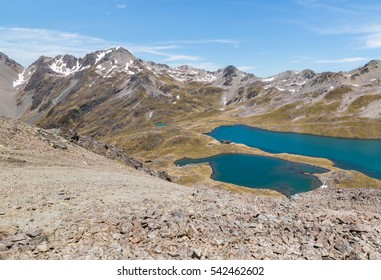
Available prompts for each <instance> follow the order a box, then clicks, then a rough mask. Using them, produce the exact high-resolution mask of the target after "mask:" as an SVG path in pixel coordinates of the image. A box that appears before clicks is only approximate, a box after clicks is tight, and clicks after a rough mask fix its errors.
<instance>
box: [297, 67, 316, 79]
mask: <svg viewBox="0 0 381 280" xmlns="http://www.w3.org/2000/svg"><path fill="white" fill-rule="evenodd" d="M300 75H301V76H302V77H303V78H305V79H312V78H313V77H315V76H316V73H315V72H314V71H312V70H310V69H305V70H303V71H302V72H301V73H300Z"/></svg>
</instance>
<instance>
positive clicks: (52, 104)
mask: <svg viewBox="0 0 381 280" xmlns="http://www.w3.org/2000/svg"><path fill="white" fill-rule="evenodd" d="M0 75H1V76H0V115H5V116H8V117H12V118H18V119H21V120H23V121H26V122H29V123H34V124H37V125H40V126H43V127H46V128H53V127H62V126H65V127H70V128H75V129H79V130H82V131H83V132H85V133H88V134H90V135H92V136H99V137H101V138H102V137H103V138H107V137H109V136H110V135H111V134H112V135H114V136H115V135H118V134H120V133H119V132H120V131H122V132H123V133H125V132H126V131H135V130H136V129H144V128H145V127H150V126H151V127H152V126H153V125H154V124H157V123H178V122H179V121H181V120H184V119H191V118H193V117H196V116H205V115H206V114H207V115H208V116H218V117H221V115H224V116H225V117H226V118H225V119H228V118H230V117H231V116H234V117H235V118H237V117H238V118H240V117H241V118H242V120H244V122H248V121H247V120H248V119H250V121H249V122H251V123H253V125H257V126H265V127H266V126H269V127H270V126H271V127H273V128H274V129H281V130H285V128H279V127H276V125H275V126H274V124H277V123H279V124H284V125H286V124H287V125H289V126H290V127H291V126H292V127H299V128H297V129H293V128H290V129H289V130H297V131H302V132H308V133H310V132H312V133H317V134H327V135H331V134H333V135H334V134H338V135H340V134H341V135H343V136H350V137H355V136H356V135H349V134H348V133H349V132H348V131H347V132H335V131H320V130H319V129H317V131H311V130H312V129H308V128H306V131H304V130H303V129H300V127H301V126H302V124H311V123H312V124H314V123H316V124H317V123H323V122H328V123H331V122H332V121H334V122H345V123H346V125H348V123H349V121H350V119H351V120H353V119H359V120H361V123H362V122H370V123H373V124H372V125H374V122H379V120H380V118H381V115H380V114H381V83H380V81H381V61H378V60H373V61H370V62H369V63H367V64H366V65H364V66H363V67H360V68H357V69H354V70H352V71H349V72H338V73H333V72H323V73H315V72H314V71H312V70H303V71H301V72H298V71H286V72H283V73H280V74H278V75H275V76H272V77H267V78H260V77H256V76H255V75H253V74H249V73H245V72H242V71H240V70H238V69H237V68H236V67H234V66H228V67H226V68H223V69H220V70H218V71H215V72H211V71H206V70H202V69H196V68H193V67H190V66H180V67H176V68H171V67H169V66H167V65H164V64H157V63H154V62H150V61H143V60H141V59H138V58H136V57H135V56H134V55H132V54H131V53H130V52H129V51H128V50H126V49H124V48H122V47H118V48H112V49H109V50H103V51H95V52H93V53H90V54H87V55H86V56H85V57H83V58H76V57H74V56H72V55H59V56H56V57H54V58H51V57H45V56H41V57H40V58H39V59H38V60H37V61H35V62H34V63H33V64H32V65H30V66H29V67H27V68H26V69H24V68H23V67H22V66H21V65H20V64H18V63H17V62H15V61H13V60H12V59H11V58H9V57H7V56H6V55H5V54H0ZM234 122H237V121H236V120H235V121H234ZM238 122H239V121H238ZM266 124H267V125H266ZM355 126H356V125H355ZM305 127H307V126H306V125H305ZM317 127H319V126H317ZM355 130H356V129H355ZM361 133H362V132H361V129H360V128H359V135H360V136H359V137H362V136H364V135H362V134H361ZM379 134H380V135H378V136H381V132H380V133H379ZM107 135H108V136H107ZM374 136H375V135H373V134H372V135H369V137H374ZM376 136H377V135H376ZM365 137H367V135H365ZM113 138H114V137H113Z"/></svg>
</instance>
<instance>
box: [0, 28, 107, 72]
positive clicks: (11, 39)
mask: <svg viewBox="0 0 381 280" xmlns="http://www.w3.org/2000/svg"><path fill="white" fill-rule="evenodd" d="M112 46H113V44H111V43H110V42H107V41H105V40H102V39H99V38H95V37H90V36H84V35H80V34H77V33H67V32H60V31H55V30H46V29H32V28H5V27H1V26H0V50H1V51H2V52H4V53H6V54H7V55H9V56H10V57H12V58H13V59H16V60H17V61H18V62H19V63H21V64H23V65H25V66H27V65H29V64H31V63H32V62H34V61H35V60H36V59H37V58H38V57H39V56H41V55H45V56H56V55H59V54H63V53H65V54H66V53H69V54H72V55H75V56H83V55H84V54H86V53H88V52H91V51H94V50H97V49H106V48H110V47H112Z"/></svg>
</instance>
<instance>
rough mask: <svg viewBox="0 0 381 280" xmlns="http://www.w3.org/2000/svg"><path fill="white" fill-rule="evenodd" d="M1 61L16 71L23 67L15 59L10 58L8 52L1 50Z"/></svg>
mask: <svg viewBox="0 0 381 280" xmlns="http://www.w3.org/2000/svg"><path fill="white" fill-rule="evenodd" d="M0 63H2V64H4V65H5V66H7V67H10V68H12V69H13V70H15V71H16V72H18V71H19V70H20V69H23V68H24V67H22V66H21V65H20V64H18V63H17V62H16V61H14V60H13V59H11V58H9V57H8V56H7V55H6V54H4V53H2V52H0Z"/></svg>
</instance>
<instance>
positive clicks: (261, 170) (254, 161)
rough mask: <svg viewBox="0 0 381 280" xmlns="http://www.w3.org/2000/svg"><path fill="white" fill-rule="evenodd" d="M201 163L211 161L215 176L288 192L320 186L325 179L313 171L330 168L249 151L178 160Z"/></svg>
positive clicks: (226, 180)
mask: <svg viewBox="0 0 381 280" xmlns="http://www.w3.org/2000/svg"><path fill="white" fill-rule="evenodd" d="M197 163H208V164H210V165H211V167H212V169H213V174H212V179H215V180H218V181H222V182H227V183H231V184H235V185H240V186H246V187H250V188H258V189H273V190H276V191H279V192H281V193H283V194H285V195H293V194H296V193H300V192H306V191H310V190H313V189H315V188H317V187H319V186H320V185H321V182H320V181H319V180H318V179H317V178H316V177H315V176H312V175H310V174H314V173H324V172H327V171H328V170H326V169H323V168H320V167H315V166H311V165H308V164H303V163H294V162H290V161H286V160H281V159H277V158H271V157H264V156H256V155H246V154H221V155H217V156H213V157H208V158H201V159H189V158H184V159H181V160H178V161H176V162H175V164H176V165H180V166H183V165H187V164H197Z"/></svg>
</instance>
